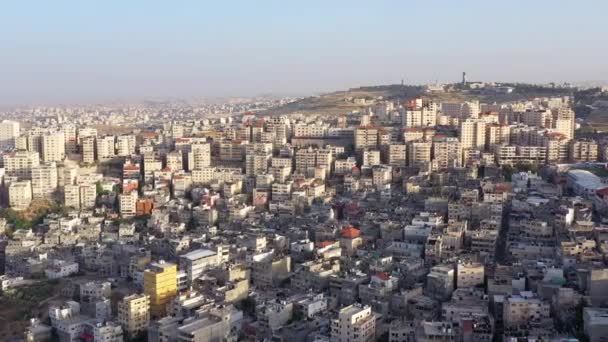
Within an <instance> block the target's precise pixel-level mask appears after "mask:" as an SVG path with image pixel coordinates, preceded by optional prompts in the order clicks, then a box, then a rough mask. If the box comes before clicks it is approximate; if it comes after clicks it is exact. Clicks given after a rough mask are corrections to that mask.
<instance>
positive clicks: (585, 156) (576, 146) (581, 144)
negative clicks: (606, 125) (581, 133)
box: [569, 139, 599, 163]
mask: <svg viewBox="0 0 608 342" xmlns="http://www.w3.org/2000/svg"><path fill="white" fill-rule="evenodd" d="M598 151H599V149H598V144H597V142H596V141H595V140H583V139H577V140H572V141H570V146H569V152H570V153H569V159H570V162H572V163H584V162H594V161H598Z"/></svg>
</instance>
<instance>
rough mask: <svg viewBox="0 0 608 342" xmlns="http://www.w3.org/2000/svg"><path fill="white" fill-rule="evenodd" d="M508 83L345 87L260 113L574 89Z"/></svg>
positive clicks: (489, 99) (496, 98)
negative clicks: (498, 87)
mask: <svg viewBox="0 0 608 342" xmlns="http://www.w3.org/2000/svg"><path fill="white" fill-rule="evenodd" d="M509 86H512V87H514V89H515V90H514V91H513V93H510V94H497V93H483V92H481V91H474V90H468V89H460V87H459V85H455V86H454V87H452V89H451V90H449V91H446V92H433V93H426V92H425V89H424V87H422V86H411V85H399V84H397V85H382V86H369V87H360V88H351V89H349V90H345V91H336V92H332V93H327V94H322V95H318V96H311V97H306V98H303V99H301V100H298V101H295V102H292V103H289V104H287V105H284V106H280V107H275V108H272V109H270V110H267V111H264V112H261V113H260V114H264V115H285V114H295V113H300V114H304V115H312V114H316V115H329V116H333V115H339V114H346V113H350V112H353V111H359V110H361V109H363V108H365V107H366V106H368V104H364V103H360V102H357V103H356V102H355V99H367V100H372V99H380V98H382V99H385V100H398V101H405V100H406V99H409V98H412V97H415V96H425V97H427V98H430V99H432V100H434V101H436V102H452V101H454V102H455V101H471V100H479V101H480V102H486V103H494V102H509V101H517V100H522V99H530V98H534V97H542V96H564V95H572V90H571V89H564V88H550V87H543V86H535V85H528V84H509Z"/></svg>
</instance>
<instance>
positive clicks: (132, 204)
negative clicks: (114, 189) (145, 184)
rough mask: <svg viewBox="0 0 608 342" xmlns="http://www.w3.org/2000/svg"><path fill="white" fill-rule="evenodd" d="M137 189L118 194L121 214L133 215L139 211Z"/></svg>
mask: <svg viewBox="0 0 608 342" xmlns="http://www.w3.org/2000/svg"><path fill="white" fill-rule="evenodd" d="M137 199H138V196H137V191H131V192H130V193H128V194H120V195H118V203H119V208H120V215H121V216H122V217H133V216H135V214H136V213H137Z"/></svg>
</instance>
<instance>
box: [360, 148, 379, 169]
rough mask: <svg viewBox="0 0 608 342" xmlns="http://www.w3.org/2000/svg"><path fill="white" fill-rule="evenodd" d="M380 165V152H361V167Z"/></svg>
mask: <svg viewBox="0 0 608 342" xmlns="http://www.w3.org/2000/svg"><path fill="white" fill-rule="evenodd" d="M375 165H380V151H378V150H365V151H363V166H375Z"/></svg>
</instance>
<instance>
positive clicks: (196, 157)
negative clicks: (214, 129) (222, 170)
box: [188, 143, 211, 170]
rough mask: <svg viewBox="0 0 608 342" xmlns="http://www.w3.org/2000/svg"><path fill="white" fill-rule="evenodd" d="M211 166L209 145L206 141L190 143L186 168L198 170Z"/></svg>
mask: <svg viewBox="0 0 608 342" xmlns="http://www.w3.org/2000/svg"><path fill="white" fill-rule="evenodd" d="M209 166H211V145H210V144H207V143H196V144H192V147H191V151H190V152H189V153H188V170H200V169H202V168H205V167H209Z"/></svg>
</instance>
